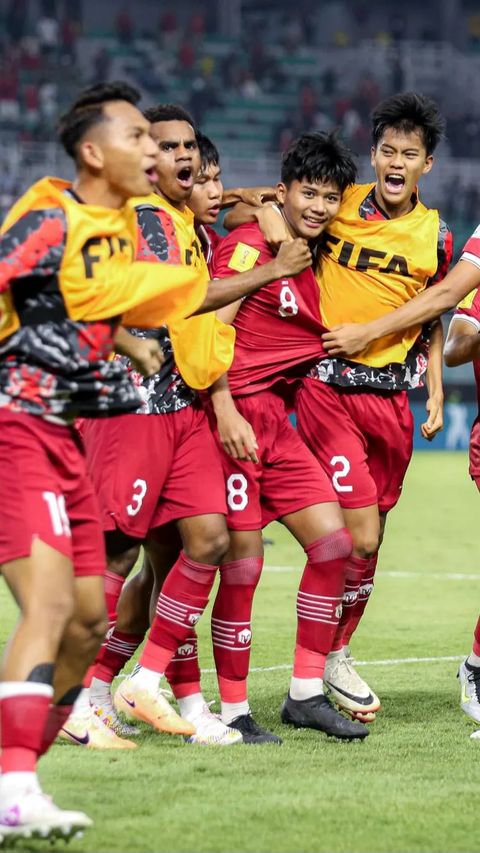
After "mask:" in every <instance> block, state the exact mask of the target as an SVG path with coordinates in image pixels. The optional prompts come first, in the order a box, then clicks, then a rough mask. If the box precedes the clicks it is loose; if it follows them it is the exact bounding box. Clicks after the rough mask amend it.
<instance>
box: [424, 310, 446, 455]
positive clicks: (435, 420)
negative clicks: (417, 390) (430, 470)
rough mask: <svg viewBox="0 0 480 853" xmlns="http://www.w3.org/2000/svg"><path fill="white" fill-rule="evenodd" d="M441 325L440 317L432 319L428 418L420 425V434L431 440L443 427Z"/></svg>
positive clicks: (427, 378) (428, 372) (428, 369)
mask: <svg viewBox="0 0 480 853" xmlns="http://www.w3.org/2000/svg"><path fill="white" fill-rule="evenodd" d="M442 350H443V326H442V321H441V320H440V319H438V320H434V321H433V323H432V325H431V330H430V347H429V352H428V367H427V376H426V380H427V388H428V400H427V403H426V409H427V414H428V419H427V421H426V423H424V424H422V425H421V432H422V436H423V437H424V438H426V439H427V441H432V439H434V438H435V436H436V434H437V432H440V431H441V430H442V429H443V379H442V366H443V362H442Z"/></svg>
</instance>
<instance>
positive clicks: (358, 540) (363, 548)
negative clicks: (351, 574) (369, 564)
mask: <svg viewBox="0 0 480 853" xmlns="http://www.w3.org/2000/svg"><path fill="white" fill-rule="evenodd" d="M380 541H381V540H380V534H379V533H370V534H369V533H365V534H364V535H361V536H356V537H354V540H353V554H354V556H355V557H360V558H361V559H362V560H369V559H370V557H373V555H374V554H376V552H377V551H378V549H379V547H380Z"/></svg>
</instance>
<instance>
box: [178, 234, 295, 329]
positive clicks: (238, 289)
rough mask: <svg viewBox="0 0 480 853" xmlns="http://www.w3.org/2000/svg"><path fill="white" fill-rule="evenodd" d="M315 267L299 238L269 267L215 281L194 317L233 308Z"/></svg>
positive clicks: (212, 282) (264, 266) (261, 267)
mask: <svg viewBox="0 0 480 853" xmlns="http://www.w3.org/2000/svg"><path fill="white" fill-rule="evenodd" d="M311 263H312V253H311V251H310V249H309V247H308V243H307V241H306V240H302V239H299V238H297V239H296V240H293V242H291V243H288V244H287V243H284V244H283V245H282V246H281V247H280V250H279V252H278V255H277V256H276V257H275V258H273V260H271V261H269V262H268V263H266V264H262V265H261V266H257V267H254V268H253V269H251V270H249V271H247V272H243V273H240V274H239V275H234V276H229V277H228V278H220V279H219V280H217V279H214V280H213V281H211V282H210V283H209V285H208V290H207V294H206V297H205V299H204V301H203V303H202V305H201V306H200V307H199V308H197V310H196V311H192V312H191V313H192V314H204V313H206V312H207V311H217V310H218V309H219V308H223V307H224V306H225V305H230V304H231V303H232V302H236V301H237V300H239V299H242V298H243V297H244V296H248V295H249V294H250V293H255V291H256V290H260V288H261V287H263V286H264V285H266V284H270V283H271V282H272V281H277V279H281V278H289V277H290V276H294V275H299V273H301V272H303V270H304V269H306V268H307V267H309V266H310V265H311ZM222 319H223V318H222ZM224 322H225V321H224Z"/></svg>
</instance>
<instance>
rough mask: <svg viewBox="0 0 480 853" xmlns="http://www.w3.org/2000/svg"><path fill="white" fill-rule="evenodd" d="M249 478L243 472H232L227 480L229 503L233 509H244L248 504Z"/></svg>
mask: <svg viewBox="0 0 480 853" xmlns="http://www.w3.org/2000/svg"><path fill="white" fill-rule="evenodd" d="M247 486H248V482H247V478H246V477H244V476H243V474H230V477H229V478H228V480H227V503H228V505H229V507H230V509H232V510H242V509H245V507H246V506H247V504H248V495H247Z"/></svg>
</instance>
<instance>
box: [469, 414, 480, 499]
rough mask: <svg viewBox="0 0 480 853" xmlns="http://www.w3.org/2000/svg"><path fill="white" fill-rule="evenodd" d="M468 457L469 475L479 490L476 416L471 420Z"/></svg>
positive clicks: (478, 423) (479, 429)
mask: <svg viewBox="0 0 480 853" xmlns="http://www.w3.org/2000/svg"><path fill="white" fill-rule="evenodd" d="M469 457H470V465H469V471H470V476H471V478H472V480H475V482H476V484H477V487H478V490H479V491H480V418H479V417H478V416H477V417H476V418H475V420H474V422H473V426H472V432H471V433H470V447H469Z"/></svg>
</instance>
